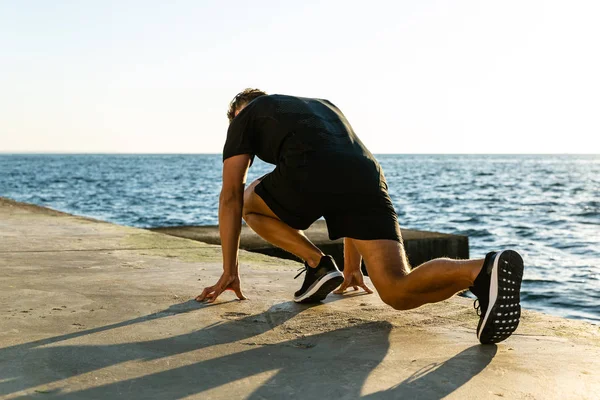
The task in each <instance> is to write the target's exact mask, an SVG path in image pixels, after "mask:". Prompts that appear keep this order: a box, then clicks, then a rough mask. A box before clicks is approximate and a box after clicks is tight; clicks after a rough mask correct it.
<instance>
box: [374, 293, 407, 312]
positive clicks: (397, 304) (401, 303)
mask: <svg viewBox="0 0 600 400" xmlns="http://www.w3.org/2000/svg"><path fill="white" fill-rule="evenodd" d="M381 300H383V302H384V303H385V304H387V305H388V306H391V307H392V308H394V309H395V310H410V309H411V308H414V306H413V305H412V304H413V301H412V300H411V299H410V298H409V297H408V296H404V295H385V296H381Z"/></svg>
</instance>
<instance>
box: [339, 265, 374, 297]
mask: <svg viewBox="0 0 600 400" xmlns="http://www.w3.org/2000/svg"><path fill="white" fill-rule="evenodd" d="M350 286H352V287H353V288H354V290H358V288H359V287H361V288H363V289H364V291H365V292H367V293H369V294H371V293H373V291H372V290H371V288H369V287H368V286H367V285H366V284H365V282H364V280H363V274H362V272H361V271H360V269H357V270H354V271H346V270H345V269H344V282H343V283H342V285H341V286H340V287H339V288H338V289H337V290H336V291H334V292H333V293H335V294H343V293H344V292H345V291H346V289H348V288H349V287H350Z"/></svg>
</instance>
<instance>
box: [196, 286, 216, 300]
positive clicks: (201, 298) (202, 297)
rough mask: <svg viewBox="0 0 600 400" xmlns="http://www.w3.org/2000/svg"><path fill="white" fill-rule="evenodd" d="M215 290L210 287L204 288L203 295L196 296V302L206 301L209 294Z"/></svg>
mask: <svg viewBox="0 0 600 400" xmlns="http://www.w3.org/2000/svg"><path fill="white" fill-rule="evenodd" d="M213 288H214V286H209V287H206V288H204V290H203V291H202V293H200V294H199V295H198V296H196V301H204V299H206V296H208V294H209V293H210V292H212V291H213Z"/></svg>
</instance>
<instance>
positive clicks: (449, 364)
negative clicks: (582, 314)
mask: <svg viewBox="0 0 600 400" xmlns="http://www.w3.org/2000/svg"><path fill="white" fill-rule="evenodd" d="M240 260H241V276H242V280H243V282H242V284H243V288H244V289H245V291H246V294H247V295H248V296H249V297H250V300H248V301H243V302H239V301H235V300H233V294H232V293H225V294H223V295H222V296H221V298H220V299H219V301H218V302H217V303H216V304H214V305H202V304H198V303H196V302H194V301H193V300H191V299H193V298H194V296H196V295H197V294H198V293H200V291H201V289H202V288H203V287H204V286H205V285H209V284H213V283H214V282H215V281H216V279H217V278H218V277H219V276H220V273H221V263H220V249H219V247H217V246H212V245H208V244H203V243H199V242H195V241H192V240H187V239H180V238H175V237H172V236H167V235H162V234H158V233H153V232H149V231H147V230H140V229H133V228H128V227H122V226H116V225H112V224H108V223H102V222H98V221H93V220H89V219H84V218H80V217H75V216H70V215H66V214H62V213H58V212H54V211H51V210H47V209H43V208H39V207H35V206H30V205H23V204H19V203H15V202H12V201H8V200H2V199H0V397H2V398H5V399H25V398H27V399H29V398H33V399H36V398H40V399H46V398H61V399H62V398H66V399H71V398H72V399H95V398H102V399H107V398H109V399H112V398H126V399H175V398H177V399H180V398H185V399H241V398H249V399H296V398H298V399H338V398H340V399H356V398H363V397H364V398H368V399H398V398H407V399H413V398H417V399H438V398H450V399H459V398H460V399H498V398H508V399H597V398H598V393H600V378H599V376H600V332H599V330H600V328H599V327H598V326H593V325H590V324H587V323H583V322H579V321H570V320H565V319H561V318H557V317H551V316H547V315H544V314H540V313H534V312H524V313H523V320H522V322H521V326H520V327H519V329H518V330H517V331H516V333H515V335H513V336H512V337H511V338H509V339H508V340H507V341H505V342H503V343H500V344H498V345H497V346H481V345H479V344H478V342H477V340H476V337H475V327H476V323H477V317H476V316H475V313H474V312H473V309H472V305H471V302H470V301H469V300H467V299H464V298H458V297H455V298H453V299H450V300H449V301H445V302H442V303H438V304H435V305H428V306H424V307H421V308H419V309H417V310H413V311H405V312H397V311H394V310H392V309H390V308H389V307H387V306H385V305H384V304H383V303H382V302H381V301H380V300H379V298H378V297H377V296H376V295H347V296H335V295H331V296H329V297H328V299H327V301H326V302H325V303H323V304H319V305H315V306H303V305H297V304H294V303H293V302H292V301H291V298H292V293H293V291H294V290H296V289H297V287H298V286H299V285H300V282H299V281H298V280H294V279H293V276H294V273H295V271H296V268H297V267H299V264H297V263H295V262H291V261H285V260H279V259H274V258H269V257H266V256H263V255H259V254H255V253H249V252H245V251H242V252H241V253H240Z"/></svg>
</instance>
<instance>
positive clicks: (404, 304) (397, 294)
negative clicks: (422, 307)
mask: <svg viewBox="0 0 600 400" xmlns="http://www.w3.org/2000/svg"><path fill="white" fill-rule="evenodd" d="M400 279H402V278H400ZM381 286H382V285H381V284H380V285H379V287H377V286H376V288H377V292H378V293H379V297H380V298H381V300H382V301H383V302H384V303H385V304H387V305H388V306H391V307H392V308H394V309H396V310H410V309H411V308H414V299H413V298H412V296H411V295H410V294H408V293H406V292H404V290H403V289H402V285H398V284H391V283H390V284H386V285H384V287H381Z"/></svg>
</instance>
